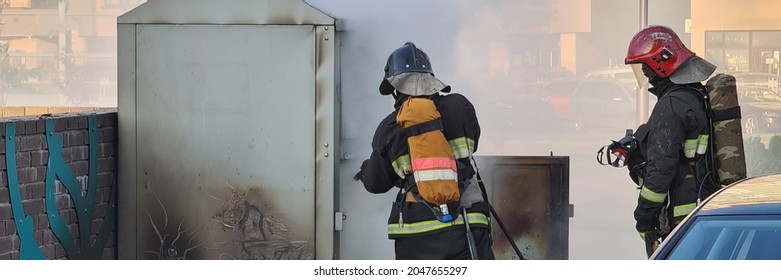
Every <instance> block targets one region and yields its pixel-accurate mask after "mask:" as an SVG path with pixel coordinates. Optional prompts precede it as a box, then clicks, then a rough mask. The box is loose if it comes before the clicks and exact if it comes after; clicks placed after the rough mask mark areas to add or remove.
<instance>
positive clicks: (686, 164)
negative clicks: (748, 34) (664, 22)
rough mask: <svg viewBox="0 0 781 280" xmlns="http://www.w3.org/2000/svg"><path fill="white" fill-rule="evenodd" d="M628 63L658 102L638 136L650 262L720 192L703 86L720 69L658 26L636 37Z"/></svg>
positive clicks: (639, 215)
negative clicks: (676, 229)
mask: <svg viewBox="0 0 781 280" xmlns="http://www.w3.org/2000/svg"><path fill="white" fill-rule="evenodd" d="M624 62H625V64H630V65H632V69H633V70H634V71H635V76H636V77H638V84H640V85H642V84H644V83H645V82H647V83H649V84H650V85H651V88H649V89H648V91H649V92H651V93H652V94H653V95H655V96H656V97H657V102H656V104H655V105H654V108H653V111H652V112H651V115H650V116H649V118H648V121H647V123H646V125H645V126H646V128H647V131H646V132H644V133H643V134H642V135H637V138H638V142H639V149H640V150H641V151H640V152H641V154H642V156H643V157H644V159H645V163H644V164H645V165H644V172H640V174H642V176H643V178H640V180H638V182H640V186H639V187H640V194H639V198H638V201H637V207H636V209H635V211H634V217H635V220H636V222H637V223H636V229H637V231H638V232H639V233H640V236H641V238H643V240H645V241H646V245H647V246H646V251H647V253H648V255H649V256H650V255H651V254H652V253H653V251H654V250H655V246H654V245H658V243H659V242H660V239H664V237H666V236H667V234H669V233H670V231H671V230H672V229H673V228H674V227H675V226H676V225H677V224H678V223H679V222H680V221H681V220H683V218H685V217H686V215H688V214H689V213H690V212H691V211H692V210H693V209H694V208H695V207H696V206H697V204H698V203H699V202H700V201H701V200H702V199H704V198H706V197H707V196H708V195H710V194H711V193H713V192H714V191H716V190H717V189H718V188H719V187H720V184H719V183H718V180H714V175H713V174H712V172H710V171H712V170H713V168H712V166H709V164H708V161H707V158H708V157H709V156H710V153H711V152H712V151H711V148H712V145H711V144H710V143H711V139H710V134H711V132H710V130H711V129H710V128H711V126H710V123H709V119H708V115H707V107H706V103H705V101H704V100H706V99H704V98H703V94H704V93H705V90H704V86H703V84H702V81H704V80H706V79H708V77H710V75H711V74H712V73H713V72H714V71H715V70H716V66H715V65H713V64H711V63H710V62H708V61H706V60H704V59H703V58H701V57H699V56H697V55H696V54H695V53H694V52H692V51H691V50H689V49H688V48H687V47H686V46H685V45H684V44H683V42H681V39H680V38H679V37H678V35H677V34H676V33H675V32H674V31H673V30H672V29H670V28H669V27H666V26H659V25H653V26H648V27H646V28H644V29H642V30H641V31H639V32H638V33H637V34H635V35H634V37H633V38H632V40H631V42H630V43H629V48H628V51H627V56H626V59H625V61H624Z"/></svg>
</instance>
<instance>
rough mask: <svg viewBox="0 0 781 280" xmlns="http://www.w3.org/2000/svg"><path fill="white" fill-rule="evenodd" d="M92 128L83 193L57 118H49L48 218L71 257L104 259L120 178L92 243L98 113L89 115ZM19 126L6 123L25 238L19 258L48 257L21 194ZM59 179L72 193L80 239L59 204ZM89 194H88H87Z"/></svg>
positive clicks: (14, 203)
mask: <svg viewBox="0 0 781 280" xmlns="http://www.w3.org/2000/svg"><path fill="white" fill-rule="evenodd" d="M88 122H89V125H88V128H87V129H88V131H89V171H88V175H87V176H88V178H87V189H86V192H85V193H84V194H83V192H82V188H81V184H79V182H78V180H77V179H76V176H75V175H74V173H73V171H72V170H71V169H70V167H69V166H68V164H67V163H66V162H65V160H64V159H63V157H62V150H63V144H62V137H60V136H59V135H57V134H55V133H54V120H52V119H49V120H46V143H47V145H48V148H49V160H48V163H47V168H46V186H45V198H44V202H45V205H46V213H47V215H46V216H47V218H48V220H49V226H50V227H51V230H52V232H53V233H54V235H55V236H56V237H57V239H58V240H59V241H60V244H61V245H62V247H63V249H64V250H65V254H66V256H67V257H68V259H72V260H74V259H100V258H101V255H102V253H103V249H104V248H105V245H106V242H107V241H108V236H109V234H110V233H111V230H112V229H113V228H114V225H115V224H116V216H117V214H116V185H117V184H116V180H115V181H114V184H113V186H112V188H111V196H110V201H109V204H108V208H107V210H106V216H105V218H104V219H103V223H102V225H101V228H100V231H99V232H98V233H97V236H96V238H95V241H94V242H91V238H90V236H91V233H92V221H93V219H94V212H95V196H96V193H97V190H96V189H97V178H98V176H97V173H98V131H97V121H96V118H95V116H90V117H89V118H88ZM15 131H16V128H15V125H14V124H13V123H8V124H6V143H7V144H6V165H7V167H8V171H9V172H7V174H8V189H9V192H10V201H11V207H12V211H13V216H14V220H15V221H17V222H16V225H17V232H18V234H19V239H20V241H21V246H20V251H19V257H20V259H44V258H45V257H44V256H43V254H42V253H41V251H40V249H39V248H38V245H37V244H36V243H35V240H34V239H33V232H32V231H33V224H32V221H31V218H30V217H29V216H23V215H24V209H22V200H21V195H20V193H19V182H18V180H17V178H16V171H15V170H16V157H15V156H8V155H15V153H16V152H15V147H14V136H15ZM57 179H59V180H60V182H61V183H62V185H63V186H64V187H65V189H66V190H67V191H68V193H69V194H70V198H71V200H72V201H73V205H74V208H75V211H76V217H77V222H78V231H79V240H80V242H79V243H78V245H77V244H76V240H75V239H74V237H73V236H72V235H71V232H70V230H69V229H68V226H67V224H66V223H65V222H64V221H63V219H62V217H61V216H60V213H59V211H58V210H59V209H57V205H56V194H55V193H56V184H55V182H56V181H57ZM85 195H86V196H85Z"/></svg>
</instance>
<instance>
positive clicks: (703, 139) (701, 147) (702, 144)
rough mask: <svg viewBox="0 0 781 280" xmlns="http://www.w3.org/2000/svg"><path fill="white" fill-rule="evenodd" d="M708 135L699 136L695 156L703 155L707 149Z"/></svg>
mask: <svg viewBox="0 0 781 280" xmlns="http://www.w3.org/2000/svg"><path fill="white" fill-rule="evenodd" d="M708 138H709V136H708V134H700V138H699V139H698V140H697V154H698V155H704V154H705V150H707V149H708Z"/></svg>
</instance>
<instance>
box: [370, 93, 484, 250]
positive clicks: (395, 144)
mask: <svg viewBox="0 0 781 280" xmlns="http://www.w3.org/2000/svg"><path fill="white" fill-rule="evenodd" d="M430 98H432V99H433V100H434V103H435V104H436V106H437V110H439V112H440V114H441V120H442V127H443V130H444V135H445V138H446V139H447V140H448V142H449V144H450V148H451V150H452V151H453V154H454V155H455V159H456V163H457V165H458V166H459V168H458V169H457V173H458V180H459V182H461V183H464V182H468V181H469V180H470V179H471V178H472V177H473V176H474V175H475V169H474V168H473V166H472V164H471V163H470V159H471V157H472V154H474V152H475V151H476V150H477V144H478V140H479V138H480V125H479V124H478V121H477V115H476V113H475V109H474V106H473V105H472V103H471V102H469V100H467V99H466V98H465V97H464V96H463V95H461V94H457V93H453V94H448V95H440V94H435V95H433V96H431V97H430ZM404 99H406V96H402V97H399V98H397V99H396V104H395V106H394V107H395V108H396V109H395V110H394V111H393V112H392V113H390V114H389V115H388V116H387V117H385V119H383V120H382V122H380V124H379V126H377V130H376V131H375V133H374V138H373V139H372V153H371V156H370V157H369V159H368V160H367V161H366V162H365V164H364V168H363V172H364V173H363V179H362V181H363V185H364V187H365V188H366V190H367V191H369V192H371V193H385V192H388V191H390V190H391V189H393V188H394V187H396V188H399V195H397V197H396V200H395V202H394V203H393V206H392V208H391V213H390V217H389V218H388V237H389V238H391V239H395V238H403V237H411V236H420V235H425V234H428V233H435V232H442V231H445V230H448V229H452V228H453V227H460V228H463V227H464V224H463V223H464V219H463V217H462V215H460V214H461V213H458V214H459V216H458V218H456V219H455V220H454V221H451V222H445V223H442V222H440V221H438V220H437V219H436V216H435V215H434V213H433V212H432V211H431V209H429V208H428V207H426V206H425V205H422V204H421V203H419V202H417V201H414V200H410V199H409V196H408V195H406V194H405V195H402V193H401V188H403V187H404V186H405V184H414V178H413V176H412V173H411V169H412V168H411V162H410V156H409V145H408V144H407V134H406V132H405V131H404V129H403V128H402V127H400V126H399V125H398V124H397V123H396V115H397V114H398V112H399V106H400V105H401V102H403V100H404ZM461 183H459V185H461ZM488 207H489V206H488V203H487V202H486V201H483V202H479V203H477V204H474V205H472V207H470V208H469V209H467V212H468V213H469V214H468V217H467V218H468V220H469V224H470V225H471V226H472V227H488V226H489V220H488V214H489V208H488Z"/></svg>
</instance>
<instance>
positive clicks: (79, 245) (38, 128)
mask: <svg viewBox="0 0 781 280" xmlns="http://www.w3.org/2000/svg"><path fill="white" fill-rule="evenodd" d="M0 135H1V136H3V141H1V142H0V259H116V258H117V254H116V243H117V242H116V240H117V239H116V230H117V226H116V225H117V222H116V185H117V184H116V171H117V113H116V109H102V110H96V111H90V112H79V113H64V114H54V115H50V116H49V115H47V116H27V117H18V118H4V119H0ZM12 140H13V141H12ZM85 240H86V241H88V242H86V243H84V241H85Z"/></svg>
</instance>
